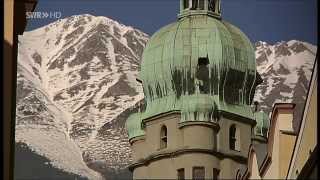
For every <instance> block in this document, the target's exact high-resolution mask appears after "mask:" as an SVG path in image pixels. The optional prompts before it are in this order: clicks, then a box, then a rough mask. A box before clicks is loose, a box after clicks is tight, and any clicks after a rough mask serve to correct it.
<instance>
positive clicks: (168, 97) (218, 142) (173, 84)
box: [126, 0, 266, 179]
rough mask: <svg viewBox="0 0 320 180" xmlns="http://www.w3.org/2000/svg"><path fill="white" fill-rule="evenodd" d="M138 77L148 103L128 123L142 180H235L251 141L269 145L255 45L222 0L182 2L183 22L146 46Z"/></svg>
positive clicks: (136, 172) (136, 169) (137, 174)
mask: <svg viewBox="0 0 320 180" xmlns="http://www.w3.org/2000/svg"><path fill="white" fill-rule="evenodd" d="M138 81H139V82H141V83H142V85H143V90H144V95H145V100H144V101H145V102H144V106H145V107H144V108H143V110H141V112H138V113H135V114H132V115H131V116H129V118H128V119H127V121H126V128H127V131H128V135H129V141H130V144H131V148H132V151H133V163H132V164H131V166H130V170H131V171H132V172H133V178H134V179H204V178H206V179H217V178H226V179H235V178H236V177H237V176H239V172H241V171H242V170H243V169H245V168H246V163H247V156H248V151H249V147H250V145H252V144H253V142H256V144H259V143H264V141H263V140H264V139H265V137H266V132H265V126H266V125H265V123H264V122H263V121H264V118H263V115H262V114H261V113H260V114H257V113H255V111H254V110H252V106H251V105H252V101H253V97H254V93H255V88H256V86H257V85H258V84H259V83H261V81H262V80H261V78H260V75H259V74H258V73H257V71H256V62H255V53H254V48H253V46H252V44H251V42H250V40H249V39H248V38H247V36H246V35H245V34H244V33H243V32H241V31H240V30H239V29H238V28H237V27H235V26H234V25H232V24H230V23H228V22H226V21H224V20H222V18H221V5H220V0H180V13H179V15H178V20H177V22H174V23H171V24H169V25H167V26H165V27H163V28H161V29H160V30H159V31H157V32H156V33H155V34H154V35H153V36H152V37H151V39H150V40H149V42H148V44H147V46H146V48H145V49H144V52H143V56H142V64H141V71H140V73H139V78H138ZM257 117H258V119H259V122H258V123H257ZM256 125H257V126H256ZM258 125H259V126H258Z"/></svg>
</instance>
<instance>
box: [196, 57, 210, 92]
mask: <svg viewBox="0 0 320 180" xmlns="http://www.w3.org/2000/svg"><path fill="white" fill-rule="evenodd" d="M208 64H209V59H208V58H207V57H200V58H199V59H198V66H197V72H196V78H197V86H198V87H199V91H200V93H201V94H209V93H210V80H209V67H208Z"/></svg>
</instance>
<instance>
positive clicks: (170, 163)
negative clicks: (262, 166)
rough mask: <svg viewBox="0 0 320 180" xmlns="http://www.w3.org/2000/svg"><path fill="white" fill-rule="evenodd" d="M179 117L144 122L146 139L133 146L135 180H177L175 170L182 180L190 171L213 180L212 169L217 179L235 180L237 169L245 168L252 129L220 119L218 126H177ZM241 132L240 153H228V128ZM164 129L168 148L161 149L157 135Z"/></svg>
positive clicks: (166, 115)
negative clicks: (201, 170) (198, 171)
mask: <svg viewBox="0 0 320 180" xmlns="http://www.w3.org/2000/svg"><path fill="white" fill-rule="evenodd" d="M180 118H181V116H180V114H178V113H172V114H165V115H162V116H161V117H158V118H153V119H149V120H146V121H145V122H144V123H145V127H144V130H145V132H146V133H145V136H144V137H140V138H139V140H137V141H133V142H132V149H133V157H134V162H133V165H132V170H133V177H134V179H143V178H155V179H157V178H158V179H159V178H161V179H163V178H170V179H175V178H177V170H178V169H180V168H184V171H185V178H187V179H188V178H189V179H190V178H192V169H193V167H204V168H205V178H208V179H210V178H213V169H218V170H220V176H219V177H220V178H231V177H232V178H234V177H235V176H236V173H237V170H238V169H239V168H242V167H243V168H245V165H246V161H247V159H246V158H247V157H246V156H247V154H248V150H249V146H250V143H251V140H250V139H251V133H252V128H251V127H252V126H251V124H250V123H248V122H247V123H244V122H240V121H237V120H230V119H227V118H224V117H222V118H221V119H220V120H219V123H218V122H216V123H213V122H210V123H209V122H196V121H194V122H189V124H184V123H179V122H180ZM231 125H236V127H237V130H238V131H240V135H241V139H240V143H241V146H240V151H235V150H230V149H229V134H228V133H229V127H230V126H231ZM163 126H166V128H167V147H166V148H163V149H161V148H160V141H161V139H160V131H161V128H162V127H163Z"/></svg>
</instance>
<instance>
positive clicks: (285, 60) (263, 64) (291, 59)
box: [255, 40, 317, 131]
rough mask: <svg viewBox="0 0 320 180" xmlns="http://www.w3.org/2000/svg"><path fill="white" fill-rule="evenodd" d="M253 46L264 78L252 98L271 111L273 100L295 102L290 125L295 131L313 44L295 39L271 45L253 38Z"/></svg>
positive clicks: (311, 61)
mask: <svg viewBox="0 0 320 180" xmlns="http://www.w3.org/2000/svg"><path fill="white" fill-rule="evenodd" d="M255 47H256V59H257V69H258V72H259V73H260V75H261V77H262V79H263V81H264V82H263V83H262V84H261V85H260V86H258V87H257V90H256V96H255V100H256V101H258V102H259V103H260V108H261V110H263V111H265V112H267V113H269V112H271V111H272V107H273V105H274V103H280V102H282V103H295V104H296V107H295V114H294V123H293V128H294V130H295V131H296V130H297V128H298V126H299V124H300V120H301V118H302V113H303V108H304V103H305V99H306V95H307V92H308V89H309V81H310V78H311V74H312V71H313V65H314V61H315V56H316V52H317V48H316V47H315V46H313V45H311V44H308V43H305V42H301V41H297V40H292V41H289V42H279V43H276V44H275V45H269V44H267V43H266V42H257V43H256V44H255Z"/></svg>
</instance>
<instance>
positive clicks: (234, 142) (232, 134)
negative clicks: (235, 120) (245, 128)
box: [229, 125, 240, 151]
mask: <svg viewBox="0 0 320 180" xmlns="http://www.w3.org/2000/svg"><path fill="white" fill-rule="evenodd" d="M229 146H230V149H231V150H236V151H240V133H239V131H238V130H237V128H236V125H232V126H231V127H230V129H229Z"/></svg>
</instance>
